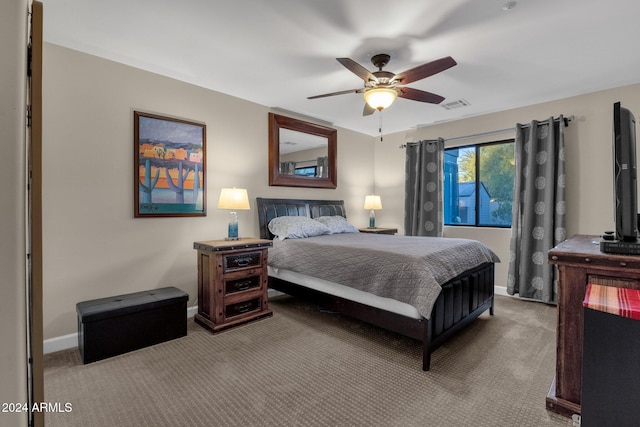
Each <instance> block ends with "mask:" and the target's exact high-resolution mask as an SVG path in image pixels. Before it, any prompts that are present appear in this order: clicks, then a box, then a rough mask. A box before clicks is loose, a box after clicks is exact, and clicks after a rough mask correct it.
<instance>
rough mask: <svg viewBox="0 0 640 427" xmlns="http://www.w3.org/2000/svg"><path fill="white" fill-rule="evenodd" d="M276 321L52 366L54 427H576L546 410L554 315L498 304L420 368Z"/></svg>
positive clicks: (309, 309) (287, 310)
mask: <svg viewBox="0 0 640 427" xmlns="http://www.w3.org/2000/svg"><path fill="white" fill-rule="evenodd" d="M271 308H272V309H273V310H274V316H273V317H271V318H268V319H264V320H260V321H258V322H255V323H251V324H248V325H245V326H243V327H241V328H237V329H233V330H230V331H227V332H224V333H221V334H218V335H212V334H210V333H209V332H207V331H206V330H204V329H203V328H202V327H200V326H199V325H197V324H195V323H194V322H193V320H192V319H190V320H189V330H188V336H186V337H184V338H180V339H178V340H174V341H171V342H167V343H163V344H159V345H156V346H153V347H149V348H145V349H142V350H138V351H135V352H132V353H128V354H125V355H121V356H117V357H114V358H111V359H107V360H104V361H100V362H95V363H92V364H88V365H82V362H81V360H80V356H79V353H78V351H77V349H70V350H65V351H61V352H58V353H54V354H50V355H47V356H45V397H46V400H47V401H48V402H60V403H61V404H62V406H64V404H65V403H67V402H68V403H70V404H71V407H72V410H71V412H67V413H49V414H46V418H45V419H46V425H47V427H54V426H64V427H71V426H84V427H86V426H105V427H106V426H109V427H116V426H139V427H142V426H149V427H151V426H153V427H161V426H207V427H209V426H216V427H217V426H472V425H473V426H491V427H493V426H571V424H572V423H571V420H569V419H567V418H563V417H560V416H558V415H555V414H553V413H550V412H548V411H547V410H546V409H545V397H546V394H547V391H548V389H549V385H550V384H551V380H552V377H553V373H554V367H555V322H556V319H555V315H556V309H555V307H552V306H546V305H543V304H538V303H532V302H524V301H520V300H516V299H513V298H508V297H499V296H498V297H496V311H495V312H496V314H495V316H492V317H490V316H489V315H488V314H487V313H485V314H483V315H482V316H481V317H480V318H479V319H478V320H476V321H475V322H474V323H473V324H472V325H471V326H470V327H469V328H467V329H466V330H465V331H463V332H462V333H461V334H458V335H457V336H456V337H454V338H453V339H452V340H450V341H449V342H448V343H446V344H445V345H444V346H443V347H441V348H440V349H438V350H437V351H436V352H435V353H434V354H433V357H432V361H431V371H429V372H423V371H422V370H421V343H419V342H418V341H414V340H411V339H408V338H404V337H401V336H398V335H395V334H392V333H389V332H386V331H383V330H381V329H377V328H374V327H371V326H368V325H366V324H363V323H359V322H356V321H352V320H349V319H346V318H344V317H341V316H339V315H334V314H330V313H323V312H319V311H318V310H317V308H316V307H315V306H313V305H308V304H305V303H302V302H300V301H298V300H295V299H293V298H290V297H287V296H285V297H279V298H276V299H273V300H272V301H271Z"/></svg>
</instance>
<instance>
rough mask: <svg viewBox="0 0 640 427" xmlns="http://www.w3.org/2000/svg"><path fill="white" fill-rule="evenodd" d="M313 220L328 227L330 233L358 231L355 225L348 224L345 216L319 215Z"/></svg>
mask: <svg viewBox="0 0 640 427" xmlns="http://www.w3.org/2000/svg"><path fill="white" fill-rule="evenodd" d="M315 220H316V221H318V222H320V223H322V224H324V225H326V226H327V227H329V230H331V234H340V233H359V232H360V231H359V230H358V229H357V228H356V226H355V225H353V224H350V223H349V222H348V221H347V219H346V218H345V217H343V216H340V215H335V216H319V217H318V218H316V219H315Z"/></svg>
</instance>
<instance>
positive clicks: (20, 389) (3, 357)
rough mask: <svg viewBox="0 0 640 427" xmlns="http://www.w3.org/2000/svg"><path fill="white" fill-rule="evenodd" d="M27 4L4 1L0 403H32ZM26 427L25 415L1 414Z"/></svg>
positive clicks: (0, 420) (0, 19) (5, 421)
mask: <svg viewBox="0 0 640 427" xmlns="http://www.w3.org/2000/svg"><path fill="white" fill-rule="evenodd" d="M29 4H30V2H28V1H27V0H10V1H3V2H1V3H0V56H1V57H2V58H3V60H2V61H0V76H2V78H0V129H2V136H1V138H2V139H1V141H2V156H0V182H2V188H3V190H2V199H3V200H2V203H0V218H1V219H2V221H1V222H0V265H1V267H0V271H1V272H2V281H1V282H0V283H1V284H0V325H1V327H0V361H1V363H0V402H3V403H9V402H12V403H20V402H27V350H26V345H27V331H26V301H25V295H26V291H25V289H26V274H25V271H26V270H25V261H26V260H25V253H26V245H25V227H26V225H25V216H26V212H25V200H26V184H25V173H26V172H25V169H26V168H25V124H26V122H25V105H26V92H25V90H26V66H25V64H26V57H27V54H26V50H27V11H28V6H29ZM0 425H1V426H9V425H11V426H26V425H27V414H26V413H16V412H14V413H0Z"/></svg>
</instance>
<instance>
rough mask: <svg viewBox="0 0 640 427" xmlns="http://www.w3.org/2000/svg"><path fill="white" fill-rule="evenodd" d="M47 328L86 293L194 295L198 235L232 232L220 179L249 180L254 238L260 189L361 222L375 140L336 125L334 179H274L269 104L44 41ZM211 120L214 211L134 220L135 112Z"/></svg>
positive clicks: (243, 219)
mask: <svg viewBox="0 0 640 427" xmlns="http://www.w3.org/2000/svg"><path fill="white" fill-rule="evenodd" d="M43 62H44V81H43V86H44V95H43V96H44V123H43V126H44V141H43V146H44V147H43V158H44V165H43V176H44V178H43V180H44V183H43V193H44V195H43V209H44V214H43V216H44V218H43V228H44V237H43V239H44V242H43V244H44V247H43V250H44V291H43V292H44V296H43V297H44V336H45V339H48V338H53V337H59V336H63V335H67V334H72V333H75V332H76V331H77V327H76V313H75V304H76V303H77V302H79V301H83V300H87V299H93V298H99V297H105V296H110V295H117V294H121V293H128V292H135V291H139V290H145V289H153V288H158V287H163V286H176V287H178V288H180V289H182V290H184V291H186V292H188V293H189V296H190V300H189V304H193V303H194V302H195V298H196V285H197V282H196V270H197V265H196V253H195V251H194V250H193V242H194V241H198V240H209V239H217V238H222V237H224V236H226V233H227V221H228V212H227V211H221V210H218V209H216V206H217V199H218V195H219V192H220V188H222V187H231V186H236V187H245V188H247V189H248V191H249V197H250V199H251V207H252V210H251V211H240V212H238V218H239V223H240V235H241V236H257V235H258V224H257V222H258V220H257V213H256V209H255V208H256V206H255V198H256V197H258V196H260V197H295V198H321V199H344V200H345V202H346V207H347V213H348V214H349V218H350V220H351V221H352V222H354V223H355V224H360V225H365V224H366V221H367V213H366V212H365V211H364V210H363V209H362V201H363V200H364V196H365V195H366V194H369V193H370V192H371V190H372V187H373V168H372V165H373V146H372V144H371V142H372V138H371V137H369V136H366V135H362V134H358V133H355V132H351V131H347V130H344V129H338V188H337V189H335V190H328V189H303V188H287V187H269V185H268V168H267V153H268V151H267V148H268V147H267V146H268V139H267V138H268V112H269V108H268V107H266V106H262V105H258V104H254V103H250V102H247V101H243V100H240V99H237V98H233V97H230V96H227V95H224V94H221V93H217V92H212V91H209V90H205V89H203V88H200V87H197V86H193V85H190V84H186V83H182V82H178V81H176V80H172V79H169V78H166V77H162V76H159V75H156V74H151V73H148V72H145V71H141V70H138V69H135V68H131V67H128V66H125V65H121V64H117V63H114V62H110V61H107V60H104V59H100V58H97V57H94V56H90V55H86V54H83V53H80V52H77V51H73V50H69V49H66V48H62V47H59V46H56V45H52V44H45V46H44V58H43ZM134 110H140V111H146V112H152V113H158V114H162V115H168V116H174V117H180V118H185V119H189V120H193V121H199V122H204V123H206V125H207V164H206V167H207V216H206V217H200V218H138V219H134V218H133V191H134V189H133V158H132V155H133V111H134Z"/></svg>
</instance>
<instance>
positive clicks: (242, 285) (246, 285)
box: [235, 280, 252, 291]
mask: <svg viewBox="0 0 640 427" xmlns="http://www.w3.org/2000/svg"><path fill="white" fill-rule="evenodd" d="M251 283H252V282H251V280H246V281H244V282H239V283H236V284H235V288H236V290H238V291H244V290H245V289H249V288H250V287H251Z"/></svg>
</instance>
